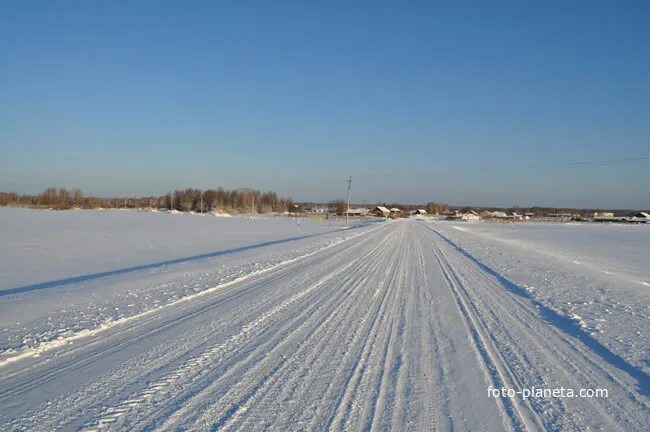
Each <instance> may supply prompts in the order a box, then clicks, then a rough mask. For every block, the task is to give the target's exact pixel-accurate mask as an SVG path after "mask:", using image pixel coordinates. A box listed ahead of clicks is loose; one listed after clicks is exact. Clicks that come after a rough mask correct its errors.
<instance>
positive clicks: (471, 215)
mask: <svg viewBox="0 0 650 432" xmlns="http://www.w3.org/2000/svg"><path fill="white" fill-rule="evenodd" d="M461 219H462V220H466V221H477V220H481V216H479V214H478V213H476V212H475V211H474V210H470V211H468V212H465V213H463V215H462V216H461Z"/></svg>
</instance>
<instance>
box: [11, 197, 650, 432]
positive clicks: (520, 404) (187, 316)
mask: <svg viewBox="0 0 650 432" xmlns="http://www.w3.org/2000/svg"><path fill="white" fill-rule="evenodd" d="M0 221H1V222H2V223H1V224H0V240H2V244H3V248H2V252H1V253H2V255H1V261H0V274H1V275H2V279H0V280H1V281H2V285H0V350H1V351H0V390H1V391H0V430H54V429H63V430H79V429H81V430H103V429H109V430H150V429H163V430H269V429H272V430H358V429H364V430H367V429H373V430H376V429H383V430H431V429H434V430H449V429H460V430H494V431H498V430H594V429H596V430H598V429H602V430H639V431H642V430H647V425H648V424H650V409H649V408H650V399H649V396H650V380H649V379H648V373H649V366H650V365H649V364H648V358H649V357H648V354H649V348H650V344H649V339H648V331H649V330H650V328H649V327H650V320H649V319H648V318H649V315H650V314H649V312H650V301H649V297H648V290H649V289H650V287H648V286H647V284H648V283H649V282H650V273H649V270H648V268H649V266H648V264H650V262H649V260H648V255H647V252H648V245H649V244H650V227H646V226H634V227H632V226H630V227H627V226H593V225H551V224H546V225H542V224H539V225H537V224H526V225H523V224H522V225H507V224H487V223H476V224H469V223H468V224H463V223H445V222H432V221H429V220H426V219H423V220H405V221H397V222H385V223H373V224H369V225H366V226H357V227H355V228H353V229H341V226H340V224H331V225H330V224H329V223H327V222H325V223H318V222H309V221H307V220H303V221H302V222H301V224H300V226H298V225H297V222H296V221H295V220H290V219H284V218H273V219H255V220H250V219H240V218H233V219H222V218H207V217H201V216H181V215H178V216H176V215H167V214H147V213H136V212H105V213H98V212H34V211H29V210H15V209H0ZM172 231H173V234H170V232H172ZM172 260H175V261H172ZM165 261H167V262H166V263H164V264H163V262H165ZM489 386H493V387H499V388H500V387H507V388H512V389H514V390H524V389H529V388H530V387H532V386H535V387H537V388H551V389H553V388H560V387H563V388H571V389H576V390H578V389H607V391H608V394H607V397H600V398H580V397H575V398H568V397H530V398H526V399H524V398H521V397H512V398H511V397H505V398H501V397H496V398H495V397H491V396H490V395H489V393H488V391H487V389H488V387H489Z"/></svg>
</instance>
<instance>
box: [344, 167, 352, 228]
mask: <svg viewBox="0 0 650 432" xmlns="http://www.w3.org/2000/svg"><path fill="white" fill-rule="evenodd" d="M351 186H352V176H350V177H349V178H348V209H347V211H346V212H345V226H348V218H349V217H350V187H351Z"/></svg>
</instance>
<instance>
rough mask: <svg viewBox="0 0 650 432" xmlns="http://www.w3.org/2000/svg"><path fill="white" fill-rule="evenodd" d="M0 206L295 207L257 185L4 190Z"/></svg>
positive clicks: (237, 209) (274, 209)
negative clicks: (120, 193)
mask: <svg viewBox="0 0 650 432" xmlns="http://www.w3.org/2000/svg"><path fill="white" fill-rule="evenodd" d="M0 206H16V207H30V208H43V209H55V210H66V209H72V208H83V209H93V208H147V207H150V208H164V209H167V210H169V209H173V210H179V211H195V212H200V211H203V212H214V211H218V212H227V213H269V212H284V211H289V210H292V209H293V208H294V203H293V200H291V198H283V197H279V196H278V195H277V194H276V193H275V192H264V193H262V192H260V191H257V190H253V189H236V190H233V191H228V190H224V189H223V188H218V189H208V190H205V191H202V190H200V189H192V188H189V189H183V190H180V189H179V190H176V191H174V192H170V193H168V194H166V195H163V196H149V197H142V198H100V197H93V196H86V195H84V194H83V192H81V190H79V189H71V190H70V189H65V188H58V189H57V188H47V189H45V190H44V191H43V192H42V193H40V194H39V195H19V194H17V193H13V192H0Z"/></svg>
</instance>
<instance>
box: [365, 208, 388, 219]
mask: <svg viewBox="0 0 650 432" xmlns="http://www.w3.org/2000/svg"><path fill="white" fill-rule="evenodd" d="M370 213H372V214H374V215H375V216H381V217H388V215H390V210H388V209H387V208H386V207H384V206H377V207H375V208H374V209H372V211H371V212H370Z"/></svg>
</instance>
